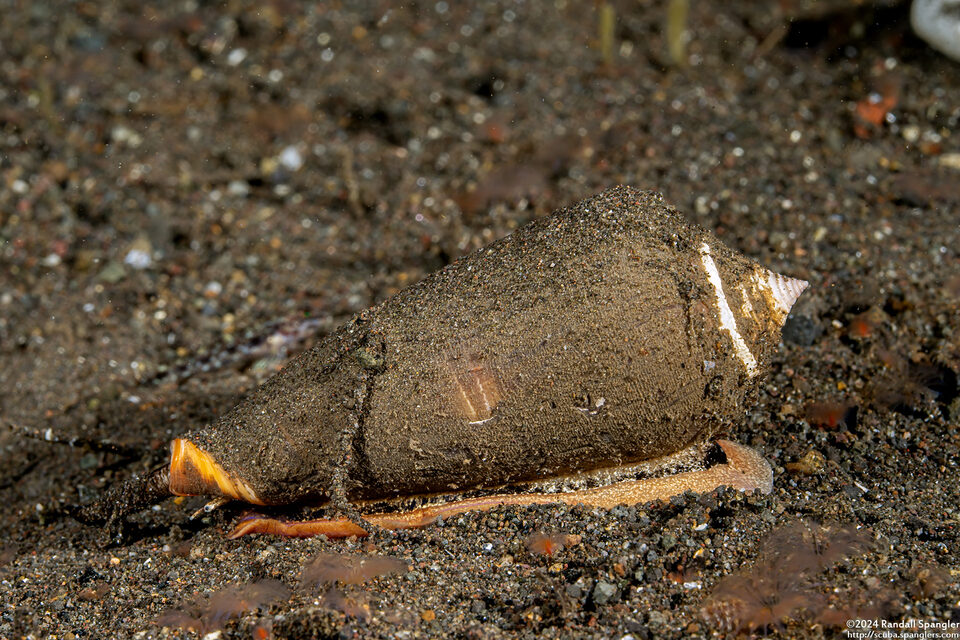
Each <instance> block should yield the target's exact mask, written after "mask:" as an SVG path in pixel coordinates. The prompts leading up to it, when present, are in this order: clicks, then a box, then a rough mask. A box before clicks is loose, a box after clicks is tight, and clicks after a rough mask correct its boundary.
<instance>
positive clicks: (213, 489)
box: [170, 438, 264, 504]
mask: <svg viewBox="0 0 960 640" xmlns="http://www.w3.org/2000/svg"><path fill="white" fill-rule="evenodd" d="M170 492H171V493H173V494H174V495H177V496H198V495H222V496H226V497H228V498H233V499H235V500H243V501H244V502H249V503H251V504H264V502H263V501H262V500H260V498H258V497H257V494H256V493H254V491H253V489H251V488H250V487H249V486H247V484H246V483H245V482H243V481H242V480H239V479H237V478H234V477H232V476H231V475H230V474H228V473H227V472H226V471H224V470H223V467H221V466H220V465H219V464H218V463H217V461H216V460H214V459H213V457H212V456H211V455H210V454H208V453H207V452H206V451H204V450H203V449H201V448H200V447H198V446H197V445H195V444H193V443H192V442H190V441H189V440H185V439H183V438H177V439H176V440H174V441H173V442H172V443H171V444H170Z"/></svg>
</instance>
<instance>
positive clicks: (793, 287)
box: [765, 270, 810, 318]
mask: <svg viewBox="0 0 960 640" xmlns="http://www.w3.org/2000/svg"><path fill="white" fill-rule="evenodd" d="M765 271H766V276H767V287H768V288H769V289H770V297H771V298H773V302H774V304H776V306H777V309H778V310H779V311H780V312H782V313H783V316H784V318H786V315H787V314H788V313H790V309H792V308H793V305H794V303H795V302H796V301H797V298H799V297H800V294H802V293H803V292H804V291H805V290H806V289H807V287H808V286H810V283H809V282H807V281H806V280H800V279H799V278H790V277H787V276H784V275H781V274H779V273H774V272H773V271H770V270H765Z"/></svg>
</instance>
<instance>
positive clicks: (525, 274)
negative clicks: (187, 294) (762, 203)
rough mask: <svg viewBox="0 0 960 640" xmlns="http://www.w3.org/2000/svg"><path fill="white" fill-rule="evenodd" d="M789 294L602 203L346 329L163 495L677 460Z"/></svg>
mask: <svg viewBox="0 0 960 640" xmlns="http://www.w3.org/2000/svg"><path fill="white" fill-rule="evenodd" d="M805 286H806V283H805V282H803V281H800V280H794V279H791V278H787V277H784V276H781V275H778V274H775V273H772V272H771V271H769V270H767V269H766V268H764V267H763V266H761V265H759V264H757V263H756V262H754V261H752V260H750V259H748V258H746V257H745V256H743V255H741V254H739V253H736V252H734V251H732V250H730V249H729V248H727V247H726V246H724V245H723V244H722V243H721V242H720V241H719V240H718V239H717V238H716V237H715V236H714V235H712V234H711V233H709V232H707V231H705V230H703V229H701V228H699V227H697V226H694V225H692V224H690V223H688V222H687V221H686V220H685V219H684V218H683V216H682V215H680V214H679V213H678V212H677V211H676V210H674V209H673V208H672V207H669V206H667V205H666V204H664V202H663V200H662V197H661V196H660V195H659V194H657V193H653V192H646V191H638V190H634V189H631V188H625V187H619V188H615V189H611V190H608V191H605V192H603V193H601V194H599V195H597V196H595V197H592V198H589V199H587V200H584V201H582V202H580V203H578V204H576V205H574V206H572V207H570V208H567V209H563V210H561V211H558V212H556V213H554V214H552V215H550V216H548V217H546V218H543V219H540V220H537V221H535V222H533V223H531V224H528V225H526V226H524V227H522V228H520V229H518V230H517V231H515V232H514V233H512V234H510V235H509V236H507V237H505V238H503V239H501V240H499V241H497V242H494V243H493V244H491V245H489V246H487V247H484V248H482V249H480V250H478V251H475V252H473V253H471V254H469V255H467V256H465V257H463V258H462V259H460V260H458V261H456V262H454V263H453V264H451V265H449V266H448V267H446V268H444V269H443V270H441V271H439V272H437V273H434V274H432V275H430V276H429V277H427V278H425V279H424V280H423V281H421V282H419V283H417V284H415V285H413V286H411V287H409V288H407V289H405V290H403V291H401V292H400V293H398V294H397V295H395V296H394V297H392V298H390V299H388V300H387V301H385V302H384V303H383V304H381V305H379V306H377V307H374V308H372V309H369V310H368V311H366V312H363V313H361V314H359V315H358V316H356V317H355V318H354V319H353V320H352V321H350V322H349V323H347V324H346V325H344V326H342V327H341V328H340V329H338V330H337V331H336V332H334V333H333V334H331V335H330V336H328V337H327V338H326V339H325V340H324V341H323V342H321V343H320V344H319V345H318V346H316V347H315V348H313V349H312V350H310V351H308V352H306V353H304V354H302V355H300V356H299V357H298V358H296V359H295V360H293V361H292V362H290V363H289V364H288V365H287V366H286V367H285V368H284V369H283V370H282V371H281V372H279V373H278V374H277V375H276V376H274V377H273V378H272V379H270V380H268V381H267V382H266V383H265V384H263V385H262V386H261V387H259V388H258V389H256V390H255V391H254V392H252V393H251V394H250V395H249V396H248V397H246V398H245V399H244V400H243V401H242V402H241V403H240V404H239V405H238V406H237V407H236V408H235V409H233V410H232V411H230V412H229V413H226V414H225V415H224V416H223V417H222V418H221V419H220V420H218V421H217V422H216V423H215V424H212V425H210V426H208V427H206V428H203V429H201V430H199V431H196V432H194V433H190V434H188V435H186V436H184V437H183V438H181V439H178V440H176V441H175V442H174V443H173V460H172V463H171V465H170V467H169V470H168V471H169V488H170V490H171V491H172V492H173V493H176V494H209V495H224V496H227V497H230V498H236V499H240V500H245V501H247V502H251V503H255V504H284V503H291V502H295V501H301V500H323V499H325V498H332V499H334V503H335V504H336V503H337V500H336V498H337V495H338V494H339V495H341V496H342V497H345V498H347V499H348V500H349V501H350V503H356V502H358V501H378V500H387V499H391V498H396V497H404V496H413V495H420V494H434V493H452V492H460V491H464V490H470V489H478V488H487V489H495V488H498V487H503V486H505V485H515V484H517V483H525V482H535V481H543V480H549V479H554V478H558V477H569V476H574V477H575V476H577V475H578V474H583V473H589V472H594V471H596V470H604V469H609V468H612V467H616V466H619V465H624V464H628V463H637V462H643V461H649V460H654V459H661V458H664V457H669V456H676V455H678V454H679V453H680V452H683V451H685V450H688V448H690V447H692V446H695V445H697V444H698V443H703V442H706V441H708V440H709V439H710V438H711V437H712V436H713V435H714V434H716V433H717V432H718V430H720V429H721V428H722V427H723V425H724V424H728V423H729V422H730V421H736V420H738V419H739V418H740V417H741V416H742V415H743V414H744V411H745V407H744V400H745V398H746V397H747V396H748V395H749V394H750V392H751V390H753V389H754V388H755V387H756V386H757V384H758V382H759V381H760V380H761V378H762V377H763V374H764V370H765V369H766V367H767V363H768V361H769V360H770V358H771V354H772V352H773V351H774V349H775V348H776V347H777V344H778V343H779V339H780V337H779V336H780V327H781V326H782V324H783V322H784V319H785V317H786V315H787V313H788V312H789V311H790V308H791V306H792V305H793V303H794V301H795V300H796V299H797V297H798V296H799V295H800V293H801V292H802V291H803V289H804V287H805ZM728 444H729V445H730V446H731V447H735V446H736V445H733V444H732V443H728ZM724 451H727V447H724ZM730 451H732V449H730ZM721 457H722V454H721ZM763 464H765V463H763ZM766 473H767V474H769V468H767V469H766ZM601 474H602V473H601Z"/></svg>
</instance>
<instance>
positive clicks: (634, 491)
mask: <svg viewBox="0 0 960 640" xmlns="http://www.w3.org/2000/svg"><path fill="white" fill-rule="evenodd" d="M717 444H718V445H719V446H720V448H721V449H723V452H724V454H725V456H726V462H723V463H720V464H716V465H714V466H712V467H710V468H708V469H701V470H697V471H686V472H682V473H676V474H673V475H669V476H664V477H662V478H644V479H642V480H628V481H624V482H618V483H615V484H611V485H608V486H603V487H596V488H593V489H583V490H580V491H570V492H566V493H516V494H501V495H492V496H483V497H479V498H468V499H465V500H457V501H454V502H447V503H444V504H437V505H430V506H426V507H421V508H419V509H413V510H411V511H406V512H400V513H372V514H368V515H364V518H365V519H366V520H369V521H370V523H372V524H374V525H377V526H379V527H383V528H384V529H410V528H416V527H424V526H426V525H429V524H431V523H433V522H435V521H436V520H437V518H440V517H443V518H448V517H450V516H455V515H458V514H461V513H465V512H467V511H485V510H487V509H492V508H494V507H496V506H499V505H520V506H523V505H532V504H552V503H554V504H555V503H564V504H568V505H577V504H583V505H587V506H591V507H599V508H601V509H612V508H613V507H615V506H617V505H621V504H642V503H645V502H651V501H654V500H668V499H670V498H671V497H672V496H676V495H680V494H682V493H684V492H686V491H694V492H697V493H708V492H710V491H713V490H714V489H716V488H717V487H722V486H728V487H733V488H734V489H739V490H741V491H751V490H754V489H759V490H760V491H762V492H763V493H770V491H771V490H772V489H773V471H772V470H771V468H770V464H769V463H768V462H767V461H766V460H765V459H764V458H763V457H762V456H761V455H760V454H759V453H757V452H756V451H755V450H753V449H751V448H749V447H745V446H743V445H740V444H737V443H735V442H731V441H729V440H717ZM251 533H268V534H274V535H280V536H287V537H295V538H309V537H311V536H318V535H325V536H327V537H329V538H343V537H347V536H365V535H367V532H366V531H365V530H364V529H362V528H361V527H359V526H357V525H356V524H354V523H352V522H350V521H349V520H347V519H346V518H337V519H332V520H305V521H301V522H287V521H283V520H278V519H275V518H268V517H265V516H249V517H247V518H245V519H243V520H242V521H241V522H240V523H239V524H237V526H236V527H234V529H233V531H231V532H230V533H229V534H228V536H227V537H228V538H231V539H233V538H239V537H240V536H245V535H248V534H251Z"/></svg>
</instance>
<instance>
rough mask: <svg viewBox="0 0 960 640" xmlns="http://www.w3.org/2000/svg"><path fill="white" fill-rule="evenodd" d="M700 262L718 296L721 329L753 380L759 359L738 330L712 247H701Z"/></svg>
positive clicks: (704, 244)
mask: <svg viewBox="0 0 960 640" xmlns="http://www.w3.org/2000/svg"><path fill="white" fill-rule="evenodd" d="M700 261H701V262H702V263H703V269H704V271H706V272H707V278H709V280H710V284H712V285H713V290H714V291H715V292H716V295H717V308H718V309H719V311H720V328H721V329H723V330H724V331H726V332H727V334H729V336H730V340H731V341H732V342H733V351H734V353H736V354H737V357H738V358H740V361H741V362H742V363H743V366H744V367H746V369H747V375H748V376H750V377H751V378H752V377H753V376H755V375H757V373H758V368H757V359H756V358H754V357H753V354H752V353H750V348H749V347H747V343H746V342H745V341H744V339H743V336H741V335H740V331H739V330H738V329H737V320H736V318H734V316H733V311H731V310H730V305H729V304H727V296H725V295H724V294H723V281H722V280H721V279H720V272H719V271H717V265H716V264H714V262H713V257H712V256H711V255H710V246H709V245H707V243H705V242H704V243H703V244H701V245H700Z"/></svg>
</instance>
